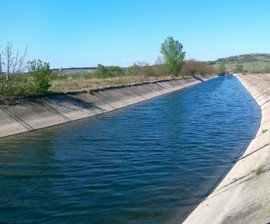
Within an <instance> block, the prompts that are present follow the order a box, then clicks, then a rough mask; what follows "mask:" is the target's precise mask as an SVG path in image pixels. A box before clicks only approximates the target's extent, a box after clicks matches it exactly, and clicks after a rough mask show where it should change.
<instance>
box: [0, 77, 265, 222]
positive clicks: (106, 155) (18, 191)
mask: <svg viewBox="0 0 270 224" xmlns="http://www.w3.org/2000/svg"><path fill="white" fill-rule="evenodd" d="M259 121H260V111H259V108H258V107H257V105H256V103H255V102H254V101H253V100H252V98H251V96H250V95H249V93H247V92H246V90H245V89H244V88H243V87H242V85H241V84H240V83H239V81H238V80H237V79H236V78H235V77H219V78H216V79H213V80H210V81H207V82H204V83H201V84H199V85H196V86H192V87H190V88H187V89H184V90H181V91H178V92H175V93H171V94H168V95H164V96H161V97H158V98H155V99H152V100H150V101H147V102H144V103H140V104H137V105H133V106H130V107H128V108H124V109H121V110H118V111H115V112H111V113H108V114H104V115H101V116H98V117H94V118H90V119H84V120H81V121H79V122H73V123H69V124H65V125H61V126H58V127H54V128H48V129H44V130H40V131H37V132H32V133H26V134H22V135H17V136H14V137H9V138H6V139H1V142H0V155H1V156H0V223H136V224H137V223H179V222H181V221H183V218H184V217H185V216H186V214H187V213H188V212H189V211H190V209H192V208H194V206H195V205H196V203H198V202H199V201H200V200H201V199H202V198H203V197H204V196H206V195H207V194H208V193H209V191H210V190H211V189H212V188H213V186H214V185H215V184H216V183H217V181H219V180H220V178H221V177H222V176H223V175H224V174H225V173H226V172H227V171H228V169H230V167H231V166H232V165H233V162H234V161H235V160H236V159H237V158H238V157H239V156H240V155H241V154H242V153H243V150H244V149H245V148H246V146H247V144H248V143H249V142H250V141H251V139H252V138H253V137H254V135H255V133H256V131H257V128H258V125H259Z"/></svg>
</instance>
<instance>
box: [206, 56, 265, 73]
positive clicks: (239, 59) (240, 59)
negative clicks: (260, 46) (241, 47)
mask: <svg viewBox="0 0 270 224" xmlns="http://www.w3.org/2000/svg"><path fill="white" fill-rule="evenodd" d="M207 63H208V64H210V65H213V66H214V67H215V68H216V67H217V66H218V64H220V63H224V64H225V66H226V70H228V71H236V69H237V66H238V68H239V67H240V68H241V66H242V68H243V72H248V73H269V72H270V54H244V55H237V56H230V57H227V58H219V59H217V60H216V61H208V62H207ZM239 65H240V66H239Z"/></svg>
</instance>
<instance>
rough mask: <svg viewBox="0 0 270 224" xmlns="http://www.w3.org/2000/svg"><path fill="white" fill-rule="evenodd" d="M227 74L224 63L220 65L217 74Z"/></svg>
mask: <svg viewBox="0 0 270 224" xmlns="http://www.w3.org/2000/svg"><path fill="white" fill-rule="evenodd" d="M225 72H226V66H225V64H224V63H220V64H218V67H217V74H224V73H225Z"/></svg>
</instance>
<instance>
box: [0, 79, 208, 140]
mask: <svg viewBox="0 0 270 224" xmlns="http://www.w3.org/2000/svg"><path fill="white" fill-rule="evenodd" d="M211 78H213V77H212V76H209V77H203V78H202V77H190V78H184V79H173V80H167V81H158V82H153V83H144V84H136V85H131V86H123V87H118V88H106V89H99V90H95V91H89V92H85V93H72V94H59V95H51V96H47V97H41V98H37V99H34V100H29V101H27V102H25V103H20V104H14V105H9V106H6V105H0V137H5V136H9V135H15V134H19V133H23V132H27V131H34V130H38V129H41V128H46V127H50V126H54V125H59V124H63V123H66V122H71V121H75V120H79V119H83V118H87V117H91V116H95V115H98V114H102V113H106V112H109V111H112V110H117V109H119V108H122V107H126V106H129V105H132V104H136V103H138V102H142V101H145V100H148V99H151V98H154V97H157V96H160V95H163V94H166V93H169V92H173V91H176V90H179V89H183V88H185V87H188V86H191V85H194V84H197V83H200V82H202V81H205V80H208V79H211Z"/></svg>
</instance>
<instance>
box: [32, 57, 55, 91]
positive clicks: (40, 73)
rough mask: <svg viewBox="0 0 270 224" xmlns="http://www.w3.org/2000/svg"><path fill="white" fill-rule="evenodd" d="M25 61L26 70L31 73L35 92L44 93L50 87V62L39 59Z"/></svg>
mask: <svg viewBox="0 0 270 224" xmlns="http://www.w3.org/2000/svg"><path fill="white" fill-rule="evenodd" d="M27 63H28V71H29V73H30V74H32V75H33V79H34V84H35V92H36V94H39V95H44V94H46V93H47V92H48V90H49V88H50V87H51V84H50V75H51V73H52V71H51V70H50V64H49V63H48V62H42V61H41V60H38V61H36V60H32V61H28V62H27Z"/></svg>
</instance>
